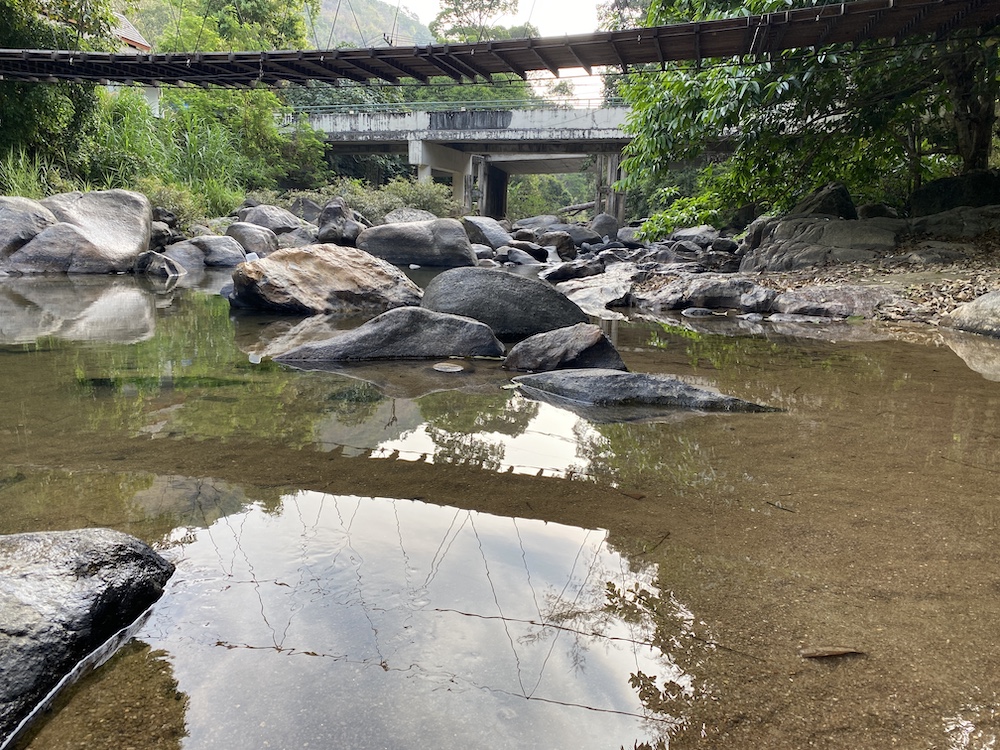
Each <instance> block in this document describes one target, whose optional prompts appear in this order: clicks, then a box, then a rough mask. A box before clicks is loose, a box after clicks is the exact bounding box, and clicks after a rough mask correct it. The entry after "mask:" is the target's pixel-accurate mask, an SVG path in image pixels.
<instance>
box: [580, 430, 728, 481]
mask: <svg viewBox="0 0 1000 750" xmlns="http://www.w3.org/2000/svg"><path fill="white" fill-rule="evenodd" d="M574 432H575V433H576V437H577V442H578V446H579V447H578V448H577V451H578V453H579V455H580V457H581V458H582V459H583V460H584V461H585V462H586V464H585V465H586V466H587V467H588V468H587V471H588V473H589V474H591V475H592V476H596V477H600V478H603V479H606V480H607V481H611V482H615V483H617V484H640V483H641V482H643V481H649V480H651V479H656V480H657V481H658V482H659V481H662V482H663V483H664V484H667V485H669V486H671V487H672V488H673V489H674V490H675V491H676V492H677V493H678V494H681V495H683V494H686V493H688V492H690V491H692V490H698V489H700V488H704V487H707V486H709V485H711V484H713V483H715V482H716V481H718V480H719V479H721V478H722V476H723V475H722V474H721V473H720V472H719V471H718V470H717V469H716V468H715V466H714V465H713V464H714V463H715V456H714V452H713V451H712V449H711V447H709V448H707V449H706V448H702V446H701V445H700V444H699V443H698V441H697V440H695V439H693V438H691V437H688V436H687V435H684V434H680V433H679V432H678V431H677V429H676V428H674V427H673V426H672V425H668V424H664V423H656V422H653V423H648V422H623V423H618V424H595V425H588V426H587V427H586V428H584V427H582V426H578V427H575V428H574Z"/></svg>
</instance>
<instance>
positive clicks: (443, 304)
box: [421, 268, 587, 341]
mask: <svg viewBox="0 0 1000 750" xmlns="http://www.w3.org/2000/svg"><path fill="white" fill-rule="evenodd" d="M421 306H422V307H425V308H427V309H428V310H435V311H437V312H446V313H452V314H454V315H463V316H465V317H468V318H474V319H476V320H479V321H482V322H483V323H485V324H486V325H488V326H489V327H490V328H492V329H493V333H495V334H496V335H497V337H498V338H499V339H500V340H502V341H519V340H521V339H525V338H527V337H528V336H533V335H534V334H536V333H543V332H545V331H551V330H553V329H555V328H565V327H566V326H571V325H576V324H577V323H586V322H587V315H586V314H585V313H584V312H583V310H581V309H580V308H579V307H578V306H577V305H576V304H574V303H573V302H571V301H570V300H569V299H567V298H566V296H565V295H564V294H562V293H561V292H558V291H557V290H555V289H554V288H553V287H552V286H550V285H549V284H546V283H545V282H544V281H538V280H537V279H529V278H526V277H524V276H515V275H514V274H511V273H507V272H505V271H497V270H492V269H489V268H453V269H451V270H449V271H445V272H444V273H442V274H439V275H438V276H436V277H435V278H434V279H433V280H432V281H431V282H430V283H429V284H428V285H427V288H426V289H425V290H424V299H423V301H422V302H421Z"/></svg>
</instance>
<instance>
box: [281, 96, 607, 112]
mask: <svg viewBox="0 0 1000 750" xmlns="http://www.w3.org/2000/svg"><path fill="white" fill-rule="evenodd" d="M624 106H626V104H625V102H624V100H621V99H613V100H606V99H567V100H566V101H552V100H547V99H501V100H495V101H467V102H378V103H371V104H319V105H312V106H307V107H293V108H292V111H293V112H294V115H293V116H297V115H306V116H309V115H328V114H342V115H353V114H360V113H366V112H383V113H386V114H406V113H408V112H471V111H495V110H507V109H519V110H520V109H607V108H612V107H624Z"/></svg>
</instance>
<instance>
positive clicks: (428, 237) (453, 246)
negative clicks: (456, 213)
mask: <svg viewBox="0 0 1000 750" xmlns="http://www.w3.org/2000/svg"><path fill="white" fill-rule="evenodd" d="M357 246H358V247H359V248H360V249H361V250H364V251H365V252H366V253H371V254H372V255H374V256H375V257H376V258H382V259H383V260H387V261H388V262H389V263H393V264H395V265H397V266H406V265H417V266H435V267H444V268H454V267H458V266H474V265H476V260H477V258H476V254H475V253H474V252H473V250H472V244H471V243H470V242H469V237H468V235H467V234H466V233H465V229H464V227H462V222H460V221H458V220H457V219H432V220H430V221H414V222H410V223H401V224H381V225H379V226H376V227H369V228H368V229H366V230H364V231H363V232H362V233H361V234H360V235H358V240H357Z"/></svg>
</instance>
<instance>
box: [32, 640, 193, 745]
mask: <svg viewBox="0 0 1000 750" xmlns="http://www.w3.org/2000/svg"><path fill="white" fill-rule="evenodd" d="M71 699H72V710H68V709H67V710H60V709H61V708H63V707H65V706H67V704H68V703H69V701H70V700H71ZM187 705H188V698H187V696H186V695H185V694H184V693H181V692H180V691H179V690H178V685H177V680H176V679H175V678H174V673H173V667H172V666H171V664H170V662H169V661H168V660H167V659H166V654H165V653H164V652H163V651H152V650H151V649H150V647H149V646H148V645H147V644H145V643H141V642H139V641H133V642H131V643H129V644H128V645H126V646H125V647H124V648H122V649H121V650H120V651H119V652H118V653H117V654H115V656H114V657H112V659H111V660H110V661H109V662H108V663H107V664H105V665H104V666H103V667H101V668H100V669H98V670H97V671H95V672H93V673H92V674H90V675H88V676H87V677H85V678H84V679H83V680H81V681H80V682H79V683H78V684H77V685H76V686H74V687H73V688H71V689H70V690H68V691H66V692H65V693H64V694H63V695H62V696H60V698H59V700H58V701H57V703H56V708H55V710H54V711H53V712H52V714H51V716H50V718H49V719H48V720H47V721H45V723H44V724H42V725H41V726H40V727H39V728H37V729H36V730H35V731H34V733H33V736H32V737H31V740H30V742H28V743H27V744H26V745H24V746H23V747H24V750H32V749H34V748H38V749H39V750H41V749H42V748H44V749H45V750H63V749H64V748H65V750H69V748H79V747H83V746H86V747H91V748H99V747H116V748H124V747H141V748H143V750H179V748H180V747H181V746H182V744H183V739H184V738H185V737H186V736H187V729H186V727H185V712H186V710H187Z"/></svg>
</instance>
